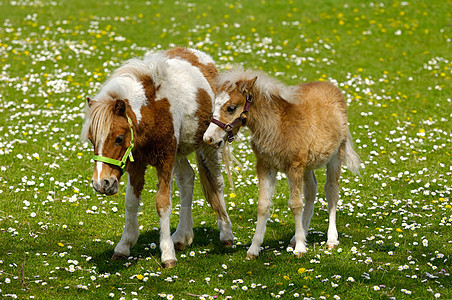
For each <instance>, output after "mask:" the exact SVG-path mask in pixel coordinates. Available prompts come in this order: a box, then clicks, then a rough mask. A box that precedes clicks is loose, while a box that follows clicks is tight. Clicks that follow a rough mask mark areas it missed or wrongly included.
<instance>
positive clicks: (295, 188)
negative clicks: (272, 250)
mask: <svg viewBox="0 0 452 300" xmlns="http://www.w3.org/2000/svg"><path fill="white" fill-rule="evenodd" d="M287 177H288V181H289V208H290V210H291V211H292V214H293V217H294V220H295V250H294V254H295V255H296V256H297V257H301V256H303V255H304V254H305V253H306V233H305V231H304V229H303V221H302V217H301V214H302V211H303V199H302V186H303V170H298V169H292V170H290V171H289V172H288V173H287Z"/></svg>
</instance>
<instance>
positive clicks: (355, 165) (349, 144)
mask: <svg viewBox="0 0 452 300" xmlns="http://www.w3.org/2000/svg"><path fill="white" fill-rule="evenodd" d="M344 159H345V165H346V166H347V168H348V169H349V170H350V171H351V172H353V173H354V174H357V173H359V168H360V165H361V162H360V159H359V156H358V154H356V152H355V150H354V149H353V138H352V135H351V134H350V130H348V132H347V141H346V143H345V156H344Z"/></svg>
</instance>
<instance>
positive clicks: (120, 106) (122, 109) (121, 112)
mask: <svg viewBox="0 0 452 300" xmlns="http://www.w3.org/2000/svg"><path fill="white" fill-rule="evenodd" d="M115 114H117V115H118V116H125V115H126V103H125V102H124V101H123V100H120V99H118V100H116V103H115Z"/></svg>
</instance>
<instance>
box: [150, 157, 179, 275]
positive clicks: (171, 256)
mask: <svg viewBox="0 0 452 300" xmlns="http://www.w3.org/2000/svg"><path fill="white" fill-rule="evenodd" d="M173 164H174V162H173V161H169V160H168V161H165V162H164V163H163V164H162V165H160V166H157V167H156V169H157V176H158V180H159V184H158V191H157V195H156V197H155V206H156V208H157V213H158V215H159V217H160V251H161V252H162V264H163V267H164V268H171V267H174V266H175V265H176V261H177V259H176V253H175V251H174V244H173V241H172V240H171V228H170V216H171V180H172V169H173Z"/></svg>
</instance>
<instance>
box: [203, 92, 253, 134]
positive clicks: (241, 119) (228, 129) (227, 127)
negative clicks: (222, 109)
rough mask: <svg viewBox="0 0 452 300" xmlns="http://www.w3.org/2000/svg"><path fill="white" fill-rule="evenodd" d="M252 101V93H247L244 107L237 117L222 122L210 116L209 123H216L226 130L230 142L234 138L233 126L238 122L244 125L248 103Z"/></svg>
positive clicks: (248, 107) (248, 108)
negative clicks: (229, 121)
mask: <svg viewBox="0 0 452 300" xmlns="http://www.w3.org/2000/svg"><path fill="white" fill-rule="evenodd" d="M252 102H253V95H251V94H248V95H247V96H246V103H245V107H243V111H242V113H241V114H240V116H239V117H238V118H237V119H235V120H234V121H232V123H230V124H229V123H223V122H221V121H220V120H217V119H215V118H212V120H210V123H213V124H215V125H217V126H218V127H220V128H222V129H224V131H226V132H227V133H228V142H229V143H231V142H232V141H234V139H235V137H234V132H232V130H233V129H234V127H235V126H237V125H238V124H239V123H240V122H242V125H245V122H246V113H247V112H248V111H249V110H250V105H251V103H252Z"/></svg>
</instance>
